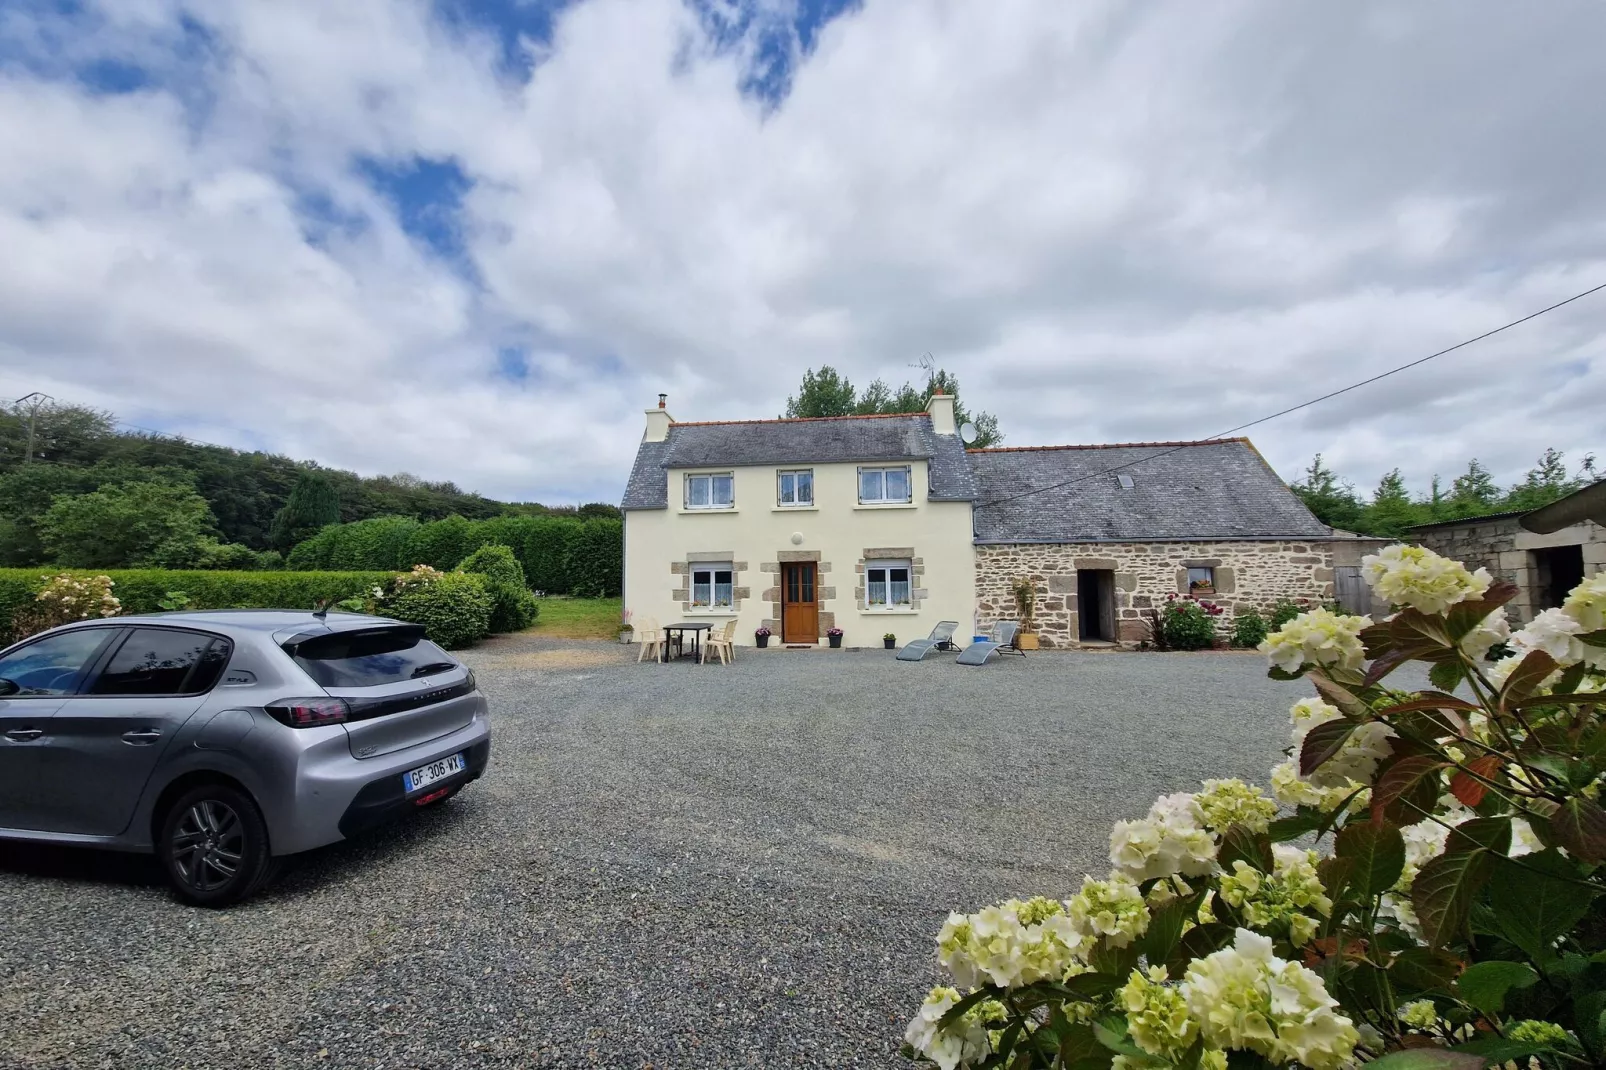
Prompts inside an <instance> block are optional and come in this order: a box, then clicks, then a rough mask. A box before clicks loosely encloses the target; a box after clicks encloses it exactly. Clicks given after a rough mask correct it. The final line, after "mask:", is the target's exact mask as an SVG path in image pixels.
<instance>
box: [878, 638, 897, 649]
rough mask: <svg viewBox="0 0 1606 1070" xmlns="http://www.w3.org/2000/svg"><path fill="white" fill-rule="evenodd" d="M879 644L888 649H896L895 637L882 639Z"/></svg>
mask: <svg viewBox="0 0 1606 1070" xmlns="http://www.w3.org/2000/svg"><path fill="white" fill-rule="evenodd" d="M881 645H882V646H884V647H886V648H887V649H888V650H896V649H898V641H897V640H896V639H882V640H881Z"/></svg>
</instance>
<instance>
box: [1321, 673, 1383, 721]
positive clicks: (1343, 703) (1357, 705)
mask: <svg viewBox="0 0 1606 1070" xmlns="http://www.w3.org/2000/svg"><path fill="white" fill-rule="evenodd" d="M1310 682H1311V684H1312V685H1313V686H1314V687H1315V688H1316V690H1318V691H1320V692H1321V693H1322V698H1324V699H1326V700H1327V701H1328V702H1331V703H1332V704H1333V705H1335V706H1337V707H1338V708H1339V709H1340V710H1343V711H1344V712H1345V713H1346V714H1348V715H1349V716H1351V717H1364V716H1366V715H1367V714H1368V713H1370V712H1372V708H1371V707H1370V706H1368V705H1367V704H1366V703H1365V702H1363V701H1362V700H1361V698H1360V697H1359V696H1358V695H1356V694H1355V692H1353V691H1351V690H1350V689H1349V688H1347V687H1345V686H1344V685H1343V684H1341V683H1339V682H1338V681H1336V680H1334V679H1332V678H1331V677H1328V676H1325V675H1323V674H1322V673H1313V674H1312V675H1311V677H1310Z"/></svg>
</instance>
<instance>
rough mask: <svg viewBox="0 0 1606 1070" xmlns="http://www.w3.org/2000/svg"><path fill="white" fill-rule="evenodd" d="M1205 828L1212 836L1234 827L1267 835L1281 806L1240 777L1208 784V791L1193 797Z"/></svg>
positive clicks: (1207, 782) (1211, 781)
mask: <svg viewBox="0 0 1606 1070" xmlns="http://www.w3.org/2000/svg"><path fill="white" fill-rule="evenodd" d="M1193 802H1194V806H1195V807H1197V808H1198V811H1199V814H1200V817H1201V818H1202V820H1203V822H1204V827H1205V828H1207V829H1209V830H1210V831H1211V832H1225V831H1226V830H1227V829H1228V828H1230V827H1231V826H1233V825H1243V826H1245V827H1246V828H1248V829H1249V830H1250V831H1251V832H1265V831H1266V827H1267V826H1268V825H1269V824H1271V819H1272V818H1274V817H1276V816H1277V804H1276V803H1275V802H1273V801H1272V800H1270V799H1268V798H1267V797H1266V793H1265V792H1263V791H1261V790H1260V789H1259V788H1257V787H1253V786H1251V785H1249V784H1245V783H1244V782H1243V781H1242V780H1239V779H1237V778H1236V777H1235V778H1233V779H1230V780H1207V781H1205V782H1204V790H1203V791H1201V792H1198V793H1197V794H1195V795H1194V797H1193Z"/></svg>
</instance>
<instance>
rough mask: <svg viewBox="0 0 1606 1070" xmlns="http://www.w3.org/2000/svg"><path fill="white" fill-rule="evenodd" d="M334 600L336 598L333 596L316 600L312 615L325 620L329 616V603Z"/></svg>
mask: <svg viewBox="0 0 1606 1070" xmlns="http://www.w3.org/2000/svg"><path fill="white" fill-rule="evenodd" d="M333 601H334V599H332V598H325V599H323V600H321V601H318V602H314V603H313V604H312V615H313V616H314V617H317V618H318V619H319V620H324V619H325V618H327V617H328V616H329V603H330V602H333Z"/></svg>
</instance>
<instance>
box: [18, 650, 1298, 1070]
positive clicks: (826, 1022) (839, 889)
mask: <svg viewBox="0 0 1606 1070" xmlns="http://www.w3.org/2000/svg"><path fill="white" fill-rule="evenodd" d="M633 657H634V653H633V651H632V652H630V653H628V654H627V653H626V652H625V651H623V650H622V649H621V648H619V647H617V646H609V645H602V644H595V643H593V644H585V643H568V644H563V643H556V642H553V641H550V640H548V641H536V640H531V639H528V638H523V637H508V638H504V639H500V640H497V641H494V642H492V643H489V644H487V645H486V646H484V647H482V648H480V649H478V650H474V651H470V652H468V653H467V654H466V655H465V660H467V661H468V662H469V663H470V664H471V665H473V667H474V669H475V671H476V673H477V674H478V676H479V679H480V683H481V686H482V687H483V688H484V690H485V691H486V693H487V694H488V695H489V696H490V697H491V700H492V703H493V713H494V716H495V721H494V732H495V736H494V742H493V749H492V755H491V766H490V768H489V770H488V772H487V775H486V777H485V778H484V779H483V780H481V781H480V782H479V783H477V784H475V785H473V786H472V787H470V788H469V789H468V790H467V791H465V792H464V793H463V794H462V795H460V796H459V797H458V798H457V799H455V800H454V801H452V802H451V803H450V804H449V805H448V806H446V807H445V808H443V809H441V810H439V811H438V812H433V813H422V814H420V815H418V816H417V817H416V818H415V819H413V820H410V821H407V822H405V823H403V824H400V825H396V826H392V827H390V828H387V829H385V830H382V831H380V832H379V833H377V834H375V835H372V836H369V837H368V838H366V839H363V840H361V841H359V842H355V843H348V844H339V845H335V846H333V847H330V848H325V849H323V850H320V851H317V852H314V853H312V854H310V855H307V856H303V857H301V858H299V859H295V860H292V861H291V863H290V864H289V865H287V867H286V869H285V871H284V872H283V874H282V875H281V876H280V877H279V879H278V880H277V881H276V882H275V883H274V884H273V885H272V886H271V887H270V888H269V889H268V890H267V892H266V893H264V894H263V895H261V896H260V897H259V898H257V899H255V900H252V901H251V902H249V903H247V904H245V905H243V906H241V907H239V908H236V909H233V910H230V911H226V912H207V911H199V910H191V909H186V908H184V907H181V906H179V905H177V904H176V903H175V902H174V901H173V900H172V899H171V898H169V896H168V893H167V891H166V890H165V888H164V887H163V886H162V884H161V881H160V875H159V873H158V871H157V869H156V866H155V863H154V862H153V861H151V860H148V859H141V858H129V857H124V856H116V855H106V854H99V853H93V852H78V851H67V850H43V849H35V848H28V849H22V848H19V847H17V846H16V845H0V900H3V901H4V910H5V922H4V925H3V927H0V932H3V937H0V1066H5V1067H13V1066H27V1067H33V1066H55V1067H73V1068H81V1067H101V1066H108V1067H110V1066H116V1067H119V1068H121V1067H161V1068H163V1070H170V1068H179V1067H191V1068H199V1067H217V1068H226V1067H245V1066H251V1067H255V1066H271V1067H277V1066H286V1067H289V1066H296V1067H299V1066H325V1067H391V1068H393V1067H422V1068H437V1067H439V1068H444V1067H464V1066H507V1067H524V1066H535V1067H624V1068H632V1070H646V1068H653V1070H666V1068H680V1067H697V1068H707V1067H768V1066H810V1067H815V1066H817V1067H842V1066H852V1067H860V1066H862V1067H895V1066H904V1065H908V1064H907V1063H905V1062H904V1061H903V1060H901V1059H899V1058H898V1056H897V1055H896V1050H897V1044H898V1039H899V1036H900V1034H901V1032H902V1029H903V1025H904V1022H905V1020H906V1018H907V1016H908V1015H909V1013H910V1011H911V1010H912V1009H913V1008H914V1007H915V1006H917V1004H918V1002H919V1000H920V997H921V996H922V994H923V993H924V991H925V989H926V988H927V987H929V986H930V985H931V984H932V983H933V982H934V980H935V979H936V977H937V973H936V968H935V958H934V945H933V937H934V936H935V934H936V931H937V929H938V927H939V926H940V924H941V922H942V919H943V917H944V915H945V914H946V912H947V911H948V910H949V909H950V908H952V907H964V908H966V909H975V908H976V907H978V906H980V905H983V904H985V903H987V902H990V901H993V900H996V899H999V898H1002V897H1006V896H1009V895H1029V894H1034V893H1043V894H1050V895H1061V896H1063V895H1067V894H1069V893H1070V892H1071V891H1073V890H1074V889H1075V887H1076V886H1077V884H1079V882H1080V875H1081V874H1082V873H1083V872H1085V871H1090V870H1091V871H1095V872H1098V873H1100V874H1102V873H1103V872H1104V871H1105V870H1106V869H1107V868H1108V862H1107V860H1106V859H1105V857H1104V852H1105V845H1106V838H1107V835H1108V830H1109V826H1110V823H1111V822H1112V821H1114V820H1116V819H1118V818H1121V817H1131V816H1137V815H1139V814H1141V813H1142V812H1143V811H1144V810H1145V809H1146V808H1147V806H1148V804H1149V803H1150V802H1151V801H1152V800H1153V798H1154V797H1155V796H1156V795H1158V794H1160V793H1162V792H1165V791H1172V790H1179V789H1184V788H1190V787H1193V786H1195V785H1196V784H1197V782H1198V781H1199V780H1200V779H1201V778H1203V777H1206V776H1218V775H1228V774H1234V775H1241V776H1244V777H1246V778H1254V779H1257V780H1259V781H1261V782H1264V778H1265V771H1266V770H1267V769H1268V768H1269V767H1270V765H1271V764H1272V763H1273V762H1274V761H1276V760H1277V758H1278V752H1279V748H1280V747H1281V746H1282V744H1283V742H1284V739H1285V736H1286V725H1287V708H1288V706H1289V704H1290V703H1291V702H1292V701H1293V700H1294V699H1296V698H1298V697H1300V696H1301V695H1303V694H1304V693H1306V692H1305V689H1304V688H1302V687H1301V686H1300V685H1298V684H1286V683H1275V682H1273V681H1270V680H1267V679H1266V676H1265V668H1264V662H1263V660H1262V659H1261V658H1259V657H1256V656H1252V655H1239V654H1192V655H1190V654H1166V655H1161V654H1118V653H1104V654H1066V653H1043V654H1039V655H1034V656H1032V657H1029V658H1027V659H1020V658H1008V659H1005V660H1004V661H1003V662H1002V663H999V662H995V663H994V664H991V665H988V666H986V667H984V668H982V669H968V668H964V667H960V666H956V665H954V664H953V662H952V659H951V657H942V656H936V655H934V656H932V657H931V658H929V659H928V660H927V661H926V662H924V663H920V664H908V663H901V662H895V661H894V660H893V657H892V654H891V653H890V652H882V651H873V652H871V651H863V652H853V651H843V652H836V653H825V652H819V653H816V652H765V653H758V652H747V651H743V652H742V654H741V655H740V660H739V662H738V663H737V664H736V665H734V666H730V667H725V666H695V665H693V664H691V663H690V662H682V663H676V664H670V665H664V666H659V665H654V664H651V663H648V664H643V665H637V664H635V662H634V660H633Z"/></svg>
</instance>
